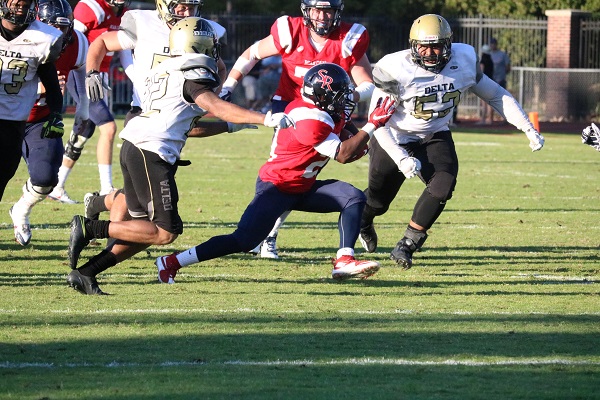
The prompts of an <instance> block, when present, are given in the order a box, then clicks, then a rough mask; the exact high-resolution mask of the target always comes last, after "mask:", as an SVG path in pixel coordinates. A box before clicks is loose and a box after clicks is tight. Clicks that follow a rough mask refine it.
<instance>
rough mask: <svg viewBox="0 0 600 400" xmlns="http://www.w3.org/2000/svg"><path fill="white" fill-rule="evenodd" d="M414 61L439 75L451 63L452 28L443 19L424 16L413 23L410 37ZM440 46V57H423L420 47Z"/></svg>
mask: <svg viewBox="0 0 600 400" xmlns="http://www.w3.org/2000/svg"><path fill="white" fill-rule="evenodd" d="M409 43H410V51H411V54H412V58H413V61H414V62H415V63H416V64H417V65H419V66H420V67H422V68H425V69H426V70H427V71H431V72H435V73H436V74H437V73H439V72H440V71H441V70H442V69H444V67H445V66H446V64H447V63H448V61H450V56H451V48H452V28H450V24H449V23H448V21H446V20H445V19H444V18H443V17H441V16H439V15H436V14H426V15H422V16H420V17H419V18H417V19H416V20H415V22H413V24H412V27H411V28H410V35H409ZM420 45H423V46H440V47H441V49H442V52H441V53H440V54H439V55H435V54H432V55H430V56H422V55H420V54H419V51H418V50H419V46H420Z"/></svg>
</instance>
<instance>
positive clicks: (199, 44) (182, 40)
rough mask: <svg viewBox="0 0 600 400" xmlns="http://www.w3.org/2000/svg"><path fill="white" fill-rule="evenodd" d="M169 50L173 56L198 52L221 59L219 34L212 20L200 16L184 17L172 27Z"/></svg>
mask: <svg viewBox="0 0 600 400" xmlns="http://www.w3.org/2000/svg"><path fill="white" fill-rule="evenodd" d="M169 50H170V52H171V55H172V56H180V55H183V54H185V53H196V54H205V55H207V56H210V57H212V58H214V59H215V60H218V59H219V44H218V43H217V34H216V33H215V30H214V29H213V27H212V25H211V24H210V22H208V21H207V20H205V19H203V18H200V17H187V18H184V19H182V20H181V21H179V22H177V23H176V24H175V25H174V26H173V28H171V32H170V33H169Z"/></svg>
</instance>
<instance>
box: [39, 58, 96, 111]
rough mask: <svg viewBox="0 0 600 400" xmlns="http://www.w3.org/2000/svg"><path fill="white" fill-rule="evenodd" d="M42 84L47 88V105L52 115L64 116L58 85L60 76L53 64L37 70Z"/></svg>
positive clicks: (41, 65) (41, 66)
mask: <svg viewBox="0 0 600 400" xmlns="http://www.w3.org/2000/svg"><path fill="white" fill-rule="evenodd" d="M37 73H38V76H39V78H40V82H42V85H44V88H46V104H48V108H50V112H51V113H59V114H62V108H63V96H62V92H61V90H60V85H59V84H58V74H57V72H56V66H55V65H54V63H53V62H51V63H46V64H40V66H39V67H38V70H37ZM84 93H85V92H84Z"/></svg>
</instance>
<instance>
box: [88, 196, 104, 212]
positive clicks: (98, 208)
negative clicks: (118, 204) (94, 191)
mask: <svg viewBox="0 0 600 400" xmlns="http://www.w3.org/2000/svg"><path fill="white" fill-rule="evenodd" d="M106 196H107V195H106V194H103V195H101V196H94V198H93V199H92V201H90V207H91V208H92V210H93V211H95V212H99V213H101V212H103V211H108V208H106V204H104V198H105V197H106Z"/></svg>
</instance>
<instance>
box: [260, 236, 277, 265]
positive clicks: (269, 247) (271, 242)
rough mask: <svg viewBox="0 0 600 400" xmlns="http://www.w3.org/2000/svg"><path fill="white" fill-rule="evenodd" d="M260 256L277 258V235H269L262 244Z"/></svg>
mask: <svg viewBox="0 0 600 400" xmlns="http://www.w3.org/2000/svg"><path fill="white" fill-rule="evenodd" d="M260 256H261V257H262V258H271V259H273V260H277V259H278V258H279V255H278V254H277V236H269V237H267V238H266V239H265V240H264V241H263V242H262V246H260Z"/></svg>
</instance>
